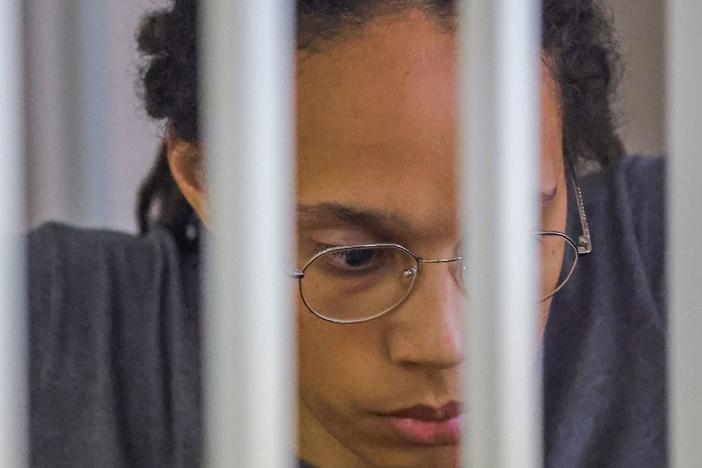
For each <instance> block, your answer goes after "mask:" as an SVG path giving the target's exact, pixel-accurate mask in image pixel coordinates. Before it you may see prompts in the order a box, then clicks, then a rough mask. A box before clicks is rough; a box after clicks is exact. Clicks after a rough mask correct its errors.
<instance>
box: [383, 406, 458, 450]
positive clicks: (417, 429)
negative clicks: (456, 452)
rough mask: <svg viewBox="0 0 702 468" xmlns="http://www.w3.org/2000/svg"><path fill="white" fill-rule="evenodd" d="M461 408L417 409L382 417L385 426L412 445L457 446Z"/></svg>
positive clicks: (426, 407)
mask: <svg viewBox="0 0 702 468" xmlns="http://www.w3.org/2000/svg"><path fill="white" fill-rule="evenodd" d="M461 412H462V411H461V405H460V403H458V402H451V403H448V404H446V405H444V406H442V407H438V408H437V407H431V406H426V405H417V406H413V407H411V408H405V409H402V410H399V411H393V412H391V413H386V414H383V415H381V421H382V424H383V425H384V426H385V427H387V428H388V429H390V430H391V431H392V432H393V433H395V435H396V436H398V437H399V438H400V439H402V440H403V441H405V442H408V443H410V444H413V445H424V446H432V447H433V446H441V445H455V444H457V443H458V442H459V441H460V440H461V432H462V428H461V426H462V424H461V419H462V418H461Z"/></svg>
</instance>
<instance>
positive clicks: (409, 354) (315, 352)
mask: <svg viewBox="0 0 702 468" xmlns="http://www.w3.org/2000/svg"><path fill="white" fill-rule="evenodd" d="M456 51H457V44H456V40H455V37H454V35H453V34H452V33H449V32H445V31H444V30H442V29H440V28H439V26H438V25H437V24H435V22H434V20H432V19H431V18H429V17H427V16H425V15H424V14H422V13H419V12H409V13H406V14H403V15H400V16H395V17H383V18H377V19H376V20H374V21H373V22H372V23H370V24H369V25H368V26H366V27H365V28H364V30H363V31H362V32H360V33H358V34H353V35H350V36H349V37H346V38H344V39H341V40H337V41H335V42H333V43H330V44H327V45H324V46H323V47H322V48H321V49H319V50H316V51H314V52H304V51H303V52H300V53H299V55H298V61H297V65H298V72H297V108H298V115H297V155H298V164H297V190H298V192H297V202H298V204H299V206H300V208H301V209H300V211H299V216H298V241H299V256H298V261H299V264H300V265H302V264H304V262H305V261H306V260H307V259H308V258H309V257H310V256H311V255H312V254H313V253H314V252H315V250H316V249H319V248H320V246H339V245H354V244H366V243H374V242H393V243H398V244H401V245H403V246H405V247H407V248H409V249H410V250H412V251H413V252H415V253H416V254H417V255H418V256H421V257H425V258H447V257H451V256H453V255H455V254H456V252H457V249H458V246H459V244H460V237H459V219H458V203H459V198H458V196H459V181H458V177H457V174H458V171H457V164H458V151H457V137H458V135H457V115H458V109H457V107H456V76H457V75H456V73H457V70H456ZM534 112H535V113H538V112H540V113H541V118H542V122H543V131H542V152H541V153H542V155H541V163H542V164H541V165H542V170H541V182H540V190H541V192H542V194H543V197H542V199H543V213H542V225H543V228H544V229H549V230H563V228H564V226H565V216H566V195H565V194H566V188H565V185H564V170H563V163H562V150H561V135H562V132H561V123H560V116H559V108H558V101H557V96H556V87H555V84H554V83H553V81H552V80H551V79H550V77H549V75H548V73H547V72H546V71H544V72H543V73H542V102H541V110H537V109H535V110H534ZM485 157H489V155H485ZM330 206H333V207H336V208H343V209H344V210H346V211H349V212H354V213H355V214H359V216H346V215H343V216H339V215H336V214H335V211H334V210H333V209H329V207H330ZM364 214H368V216H364ZM379 225H382V228H381V227H380V226H379ZM547 261H548V262H550V265H551V266H552V268H551V269H550V270H551V271H552V273H551V277H550V278H548V279H547V281H554V282H555V278H553V275H556V274H557V272H558V270H559V268H560V262H561V256H560V253H559V252H551V253H550V254H549V256H548V258H547ZM463 298H464V296H463V294H462V292H461V290H460V288H459V286H458V284H457V282H456V281H455V278H454V276H452V273H451V270H450V268H448V267H447V266H446V265H431V266H428V267H427V268H425V269H424V270H423V271H422V275H421V277H420V278H419V279H418V282H417V284H416V285H415V287H414V289H413V291H412V293H411V294H410V296H409V297H408V298H407V299H406V300H405V301H404V302H402V303H401V304H400V305H399V306H398V307H397V308H396V309H395V310H393V311H392V312H390V313H388V314H386V315H384V316H382V317H380V318H378V319H376V320H372V321H369V322H366V323H360V324H354V325H339V324H334V323H329V322H325V321H323V320H320V319H319V318H317V317H316V316H315V315H313V314H312V313H310V311H309V310H308V309H307V308H306V307H305V305H304V304H303V303H302V300H301V299H299V300H298V307H297V315H298V327H299V328H298V337H299V353H298V359H299V372H300V374H299V382H300V384H299V385H300V387H299V395H300V397H299V417H300V428H299V429H300V455H301V456H302V457H303V458H304V459H306V460H307V461H309V462H311V463H313V464H315V465H316V466H319V467H320V468H326V467H335V468H338V467H347V466H349V467H350V466H354V467H356V466H357V467H367V466H379V467H380V466H382V467H427V466H432V467H452V466H455V465H456V463H457V452H458V449H457V443H456V441H455V440H454V437H453V436H452V435H451V433H450V431H448V433H447V432H446V431H444V433H442V434H439V435H436V434H432V433H431V430H425V429H423V428H422V426H421V425H416V426H412V427H409V428H404V429H403V428H399V430H398V428H397V427H396V426H395V425H394V424H395V423H390V422H389V421H390V420H391V419H392V420H394V421H396V418H389V417H386V416H383V415H386V414H388V413H392V412H396V411H398V410H403V409H406V408H411V407H415V406H417V405H425V406H429V407H434V408H440V407H442V406H444V405H446V404H448V403H451V402H458V401H459V400H460V392H459V388H458V382H459V377H458V365H459V364H460V363H461V362H462V360H463V359H464V352H465V346H464V344H463V343H462V342H461V323H462V319H463V315H462V314H463V312H462V300H463ZM548 305H549V304H548V303H545V304H542V308H541V315H542V323H545V319H546V316H547V313H548ZM408 424H410V426H411V424H412V423H411V421H410V422H409V423H408ZM440 432H441V431H440ZM413 434H414V435H413Z"/></svg>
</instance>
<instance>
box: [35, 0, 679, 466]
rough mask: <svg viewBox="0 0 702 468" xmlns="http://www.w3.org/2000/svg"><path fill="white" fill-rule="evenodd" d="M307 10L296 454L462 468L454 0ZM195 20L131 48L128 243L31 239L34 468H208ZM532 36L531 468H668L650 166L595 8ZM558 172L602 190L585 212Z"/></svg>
mask: <svg viewBox="0 0 702 468" xmlns="http://www.w3.org/2000/svg"><path fill="white" fill-rule="evenodd" d="M297 6H298V13H297V27H298V38H297V46H298V47H297V59H296V62H297V84H296V91H297V108H298V111H297V167H296V180H297V204H298V207H297V211H298V230H297V235H298V239H299V244H298V266H299V267H300V270H299V275H298V276H299V277H300V278H299V279H300V281H301V282H302V288H301V294H300V297H299V298H298V305H297V310H296V312H295V313H296V314H297V323H298V341H299V352H298V363H299V395H300V398H299V408H298V409H299V420H298V423H299V433H300V439H299V444H298V455H299V457H300V458H301V460H304V461H305V462H304V463H308V464H310V465H312V466H315V467H318V468H329V467H333V468H336V467H340V468H344V467H366V466H373V467H453V466H456V463H457V454H458V439H459V435H460V419H461V417H462V416H461V413H462V412H463V409H462V405H461V402H460V398H459V391H458V375H457V370H458V366H459V364H460V363H461V362H462V361H463V359H464V345H463V343H462V342H461V340H460V338H459V335H460V333H459V331H460V322H461V310H462V301H463V300H464V297H465V291H464V288H463V284H462V271H463V270H462V266H463V261H462V259H461V258H460V244H461V240H460V238H459V229H458V216H457V212H458V210H457V204H458V199H457V192H458V181H457V179H456V173H457V171H456V165H457V128H456V120H457V119H456V116H457V103H456V80H457V70H456V50H457V42H456V34H455V26H456V5H455V2H453V1H449V0H404V1H403V0H395V1H390V0H387V1H377V0H376V1H370V0H365V1H362V0H359V1H345V2H337V1H320V0H300V1H298V2H297ZM196 8H197V2H196V1H194V0H175V1H173V2H172V6H171V7H170V8H169V9H167V10H163V11H157V12H155V13H153V14H151V15H150V16H148V17H147V18H146V19H145V21H144V23H143V25H142V26H141V29H140V32H139V47H140V50H141V52H142V53H143V54H144V56H145V58H146V63H145V67H144V71H143V89H144V100H145V103H146V108H147V111H148V113H149V114H150V115H151V116H152V117H154V118H156V119H161V120H164V122H165V124H166V125H165V129H166V130H165V134H164V145H163V148H162V151H161V154H160V155H159V158H158V161H157V163H156V166H155V167H154V170H153V171H152V173H151V174H150V176H149V178H148V180H147V181H146V182H145V184H144V186H143V189H142V192H141V197H140V203H139V217H140V222H141V226H142V231H143V236H142V237H139V238H136V237H132V236H128V235H124V234H117V233H109V232H90V231H82V230H75V229H71V228H68V227H65V226H60V225H48V226H45V227H43V228H41V229H40V230H38V231H36V232H34V233H33V234H32V236H31V238H30V261H29V263H30V305H31V320H32V328H31V331H32V336H31V344H32V348H31V351H32V353H31V364H32V366H31V378H32V385H31V387H32V399H31V410H32V414H31V416H32V461H33V464H34V465H35V466H52V467H56V466H83V465H85V466H100V467H108V466H154V467H160V466H164V467H165V466H168V467H171V466H187V467H191V466H198V465H199V463H200V460H201V455H202V452H201V442H202V420H201V414H200V412H201V408H202V401H201V380H200V362H199V359H200V337H199V319H198V295H199V287H200V286H199V285H200V282H199V262H198V252H197V250H198V249H197V246H198V236H197V234H198V232H199V230H200V229H202V228H203V227H201V226H204V228H207V226H208V224H209V219H208V217H207V204H208V201H207V196H206V194H207V191H206V183H207V182H206V180H205V179H204V177H203V158H205V157H206V155H203V154H202V152H201V151H199V146H198V126H197V122H198V102H197V67H196V64H197V47H196V45H197V41H196V37H197V34H196V27H195V26H196V23H197V16H196ZM543 27H544V35H543V41H542V56H543V60H542V69H541V81H540V91H541V92H540V95H541V107H540V113H541V115H540V118H541V122H542V132H541V147H542V150H541V156H540V162H541V177H540V183H539V189H540V193H541V199H542V203H541V220H540V224H541V231H542V234H540V241H541V244H540V245H541V246H542V250H541V254H542V258H541V260H542V264H543V268H542V275H541V288H542V292H541V299H542V301H541V302H540V304H541V306H540V312H541V319H542V325H543V328H544V346H545V348H544V383H545V385H544V388H545V406H544V409H545V411H544V416H545V428H544V434H545V439H544V440H545V448H546V465H547V466H552V467H559V468H562V467H583V466H587V467H589V466H592V467H609V466H615V467H642V466H645V467H657V466H664V465H665V461H666V446H665V413H664V388H665V383H664V375H665V371H664V367H663V365H664V357H663V356H664V355H663V353H664V330H663V324H664V320H665V318H664V309H663V305H664V296H663V294H664V292H663V287H662V285H663V275H662V273H663V270H662V267H661V265H662V263H663V258H662V249H663V235H662V230H661V219H660V218H661V210H662V208H661V207H662V201H661V182H660V177H661V167H660V162H659V161H657V160H641V159H631V158H625V159H621V156H622V148H621V145H620V143H619V140H618V139H617V137H616V133H615V129H614V124H613V119H612V115H611V112H610V108H609V99H610V95H611V92H612V88H613V83H612V76H613V69H612V60H613V57H614V53H613V50H612V47H611V41H610V36H609V26H608V23H607V22H606V21H605V20H604V18H603V15H602V12H601V10H600V8H599V7H598V4H597V2H594V1H586V0H544V2H543ZM535 112H536V111H535ZM232 151H236V148H233V149H232ZM486 157H489V156H488V155H486ZM571 167H577V168H579V169H581V170H582V169H583V168H588V167H589V168H590V169H592V168H593V167H595V168H600V169H598V170H597V171H596V174H594V175H591V176H588V177H587V178H586V179H585V180H583V181H582V191H583V198H584V201H585V206H583V205H582V203H581V201H582V199H581V198H580V197H579V187H580V186H579V185H578V183H577V182H576V181H575V179H574V177H573V176H572V174H571V171H570V168H571ZM233 183H236V181H233ZM360 245H362V246H364V247H357V246H360ZM369 245H371V246H370V247H369ZM578 258H579V260H578ZM422 259H432V260H439V261H440V262H438V263H431V264H429V263H427V261H426V260H422ZM576 260H578V264H577V267H576V268H575V270H574V271H573V267H574V266H575V262H576ZM420 271H421V275H420V274H419V273H420ZM571 273H572V276H571ZM566 280H569V281H568V283H567V284H566V285H565V287H563V286H564V282H565V281H566ZM378 285H382V287H380V286H378ZM561 288H563V289H561ZM463 417H469V416H463ZM232 463H233V464H234V465H235V464H236V461H234V460H233V461H232Z"/></svg>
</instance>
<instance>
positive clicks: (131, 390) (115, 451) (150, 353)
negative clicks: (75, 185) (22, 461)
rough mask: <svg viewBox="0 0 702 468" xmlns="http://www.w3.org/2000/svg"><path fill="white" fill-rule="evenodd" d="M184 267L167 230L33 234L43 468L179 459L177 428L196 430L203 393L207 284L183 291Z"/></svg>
mask: <svg viewBox="0 0 702 468" xmlns="http://www.w3.org/2000/svg"><path fill="white" fill-rule="evenodd" d="M183 262H184V259H183V257H182V256H181V255H180V254H179V252H178V249H177V247H176V244H175V241H174V239H173V238H172V236H170V234H169V233H168V232H167V231H165V230H161V229H156V230H154V231H152V232H150V233H149V234H147V235H145V236H135V235H130V234H126V233H120V232H115V231H108V230H94V229H80V228H74V227H70V226H67V225H64V224H58V223H49V224H45V225H43V226H41V227H39V228H37V229H35V230H33V231H32V232H31V233H30V234H29V236H28V240H27V268H28V282H27V287H28V296H27V297H28V306H29V344H30V389H31V392H30V421H31V425H30V426H31V444H32V450H31V454H32V464H33V466H34V465H36V466H76V465H90V466H105V467H111V466H180V465H177V464H174V463H171V462H172V461H173V460H175V458H174V457H175V456H176V454H175V448H174V446H173V444H174V438H175V437H176V435H177V436H178V437H181V436H182V434H174V432H173V431H176V429H174V427H173V425H175V423H177V422H178V423H182V426H183V430H187V431H192V432H193V433H196V432H197V431H196V430H195V429H197V428H193V427H192V426H193V424H196V423H197V401H196V400H197V398H198V395H199V391H198V390H197V388H196V386H197V385H198V384H199V381H198V369H197V367H196V363H197V359H198V353H197V350H196V349H195V348H196V338H197V336H196V335H197V327H196V326H194V325H191V324H190V323H189V321H193V322H194V321H195V316H194V314H195V307H194V305H195V304H196V301H195V298H194V297H193V296H194V295H195V293H194V289H196V288H197V285H188V286H187V287H185V286H184V284H185V283H186V281H185V280H184V279H183V274H184V272H183V264H184V263H183ZM185 373H187V374H188V375H191V377H190V380H187V379H186V381H185V382H184V383H183V385H182V386H180V387H177V388H176V387H174V386H173V382H172V381H171V379H174V378H178V379H180V378H181V374H185ZM175 405H179V407H181V408H187V409H188V410H187V414H185V415H180V414H174V413H173V406H175ZM183 418H186V419H187V420H188V421H190V422H192V421H195V422H193V423H192V424H191V423H190V422H188V423H183V422H182V421H183ZM191 420H192V421H191ZM180 440H184V441H188V442H187V443H188V447H189V448H188V450H189V453H196V451H197V447H196V445H197V442H196V441H194V440H193V441H190V439H187V438H183V437H181V439H180ZM182 453H184V452H182Z"/></svg>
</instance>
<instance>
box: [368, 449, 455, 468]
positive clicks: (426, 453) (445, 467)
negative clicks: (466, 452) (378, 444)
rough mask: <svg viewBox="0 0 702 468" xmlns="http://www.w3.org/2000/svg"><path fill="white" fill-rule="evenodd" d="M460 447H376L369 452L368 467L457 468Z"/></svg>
mask: <svg viewBox="0 0 702 468" xmlns="http://www.w3.org/2000/svg"><path fill="white" fill-rule="evenodd" d="M459 452H460V447H459V446H458V445H446V446H441V447H411V448H395V447H393V448H386V449H382V448H378V449H375V450H374V451H373V453H372V454H369V456H368V459H367V461H368V462H369V464H368V468H458V467H459V466H460V463H459Z"/></svg>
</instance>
